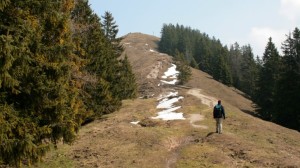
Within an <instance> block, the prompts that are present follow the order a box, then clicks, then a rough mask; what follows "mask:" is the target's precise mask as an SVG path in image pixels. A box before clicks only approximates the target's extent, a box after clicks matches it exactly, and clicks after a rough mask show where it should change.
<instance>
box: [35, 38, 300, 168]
mask: <svg viewBox="0 0 300 168" xmlns="http://www.w3.org/2000/svg"><path fill="white" fill-rule="evenodd" d="M158 42H159V38H157V37H155V36H151V35H146V34H141V33H131V34H128V35H126V36H125V37H124V39H123V41H122V44H123V46H124V47H125V51H124V55H125V54H126V55H127V56H128V59H129V61H130V62H131V64H132V67H133V71H134V73H135V75H136V79H137V83H138V86H139V98H137V99H134V100H126V101H123V106H122V108H121V109H120V110H119V111H117V112H114V113H112V114H109V115H106V116H105V117H104V118H103V119H102V120H97V121H94V122H92V123H90V124H88V125H86V126H83V127H82V128H81V130H80V132H79V134H78V139H77V140H76V141H75V143H74V144H73V145H71V146H67V145H62V144H61V145H60V147H59V149H58V150H56V151H53V152H52V153H50V154H49V155H47V157H46V158H45V160H44V163H41V164H40V165H38V167H111V168H113V167H158V168H161V167H162V168H164V167H180V168H181V167H197V168H198V167H300V160H299V158H300V134H299V132H297V131H295V130H291V129H287V128H284V127H282V126H279V125H276V124H274V123H271V122H267V121H264V120H261V119H259V118H256V117H254V116H253V115H251V114H254V112H253V111H254V108H253V103H252V102H251V101H250V100H248V99H246V98H245V97H244V96H243V93H242V92H240V91H238V90H236V89H235V88H231V87H227V86H225V85H223V84H221V83H219V82H217V81H215V80H214V79H213V78H212V77H211V76H210V75H209V74H207V73H204V72H202V71H199V70H196V69H192V79H191V80H190V81H189V82H188V83H187V84H186V85H185V86H176V85H171V84H163V82H162V81H161V80H172V79H169V78H168V79H163V78H162V76H163V75H164V73H165V72H166V71H167V70H168V69H169V68H170V67H172V57H171V56H169V55H166V54H163V53H159V52H158V51H157V43H158ZM170 93H176V94H172V95H171V96H167V99H168V100H173V99H174V98H175V99H176V100H177V101H175V102H174V104H173V105H174V106H176V107H178V108H177V109H176V113H182V115H183V117H184V119H179V120H161V119H153V117H156V116H157V113H158V112H160V111H162V110H161V109H158V108H157V106H158V104H159V103H160V100H158V99H159V98H161V96H166V95H168V94H170ZM165 98H166V97H165ZM218 99H221V100H222V103H223V105H224V107H225V110H226V115H227V118H226V120H225V121H224V123H223V127H224V128H223V129H224V133H223V134H215V133H214V132H215V121H214V120H213V118H212V108H213V105H214V104H215V103H216V101H217V100H218ZM174 106H173V107H174ZM132 122H138V124H136V123H134V124H133V123H132Z"/></svg>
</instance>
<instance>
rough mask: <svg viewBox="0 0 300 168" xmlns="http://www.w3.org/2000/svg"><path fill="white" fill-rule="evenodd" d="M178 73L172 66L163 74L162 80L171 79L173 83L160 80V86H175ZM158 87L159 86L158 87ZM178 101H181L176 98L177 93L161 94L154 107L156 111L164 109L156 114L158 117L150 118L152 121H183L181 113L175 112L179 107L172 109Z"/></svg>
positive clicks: (180, 97)
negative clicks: (165, 84)
mask: <svg viewBox="0 0 300 168" xmlns="http://www.w3.org/2000/svg"><path fill="white" fill-rule="evenodd" d="M178 73H179V72H178V71H176V65H175V64H172V66H171V67H170V68H169V69H168V70H167V71H166V72H165V73H164V75H163V76H162V78H164V79H167V78H172V79H174V80H173V81H165V80H161V82H162V83H161V85H163V84H164V83H167V84H175V83H176V82H177V75H178ZM158 86H160V85H158ZM180 99H183V97H182V96H178V92H175V91H174V92H169V93H168V94H161V95H159V97H158V98H157V100H159V101H160V102H159V103H158V105H157V106H156V108H157V109H164V110H163V111H160V112H158V113H157V114H158V116H156V117H152V119H162V120H185V118H184V117H183V113H181V112H176V110H178V109H180V108H181V106H177V107H174V103H176V102H178V101H179V100H180Z"/></svg>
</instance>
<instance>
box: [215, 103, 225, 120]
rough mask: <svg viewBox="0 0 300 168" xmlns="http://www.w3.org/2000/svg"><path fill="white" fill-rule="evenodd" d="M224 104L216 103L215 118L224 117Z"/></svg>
mask: <svg viewBox="0 0 300 168" xmlns="http://www.w3.org/2000/svg"><path fill="white" fill-rule="evenodd" d="M222 110H223V109H222V105H216V106H215V107H214V118H222Z"/></svg>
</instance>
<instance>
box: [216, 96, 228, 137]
mask: <svg viewBox="0 0 300 168" xmlns="http://www.w3.org/2000/svg"><path fill="white" fill-rule="evenodd" d="M213 115H214V119H215V120H216V133H219V134H222V121H223V119H224V120H225V110H224V107H223V106H222V105H221V100H218V104H217V105H215V107H214V111H213Z"/></svg>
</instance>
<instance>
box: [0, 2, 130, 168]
mask: <svg viewBox="0 0 300 168" xmlns="http://www.w3.org/2000/svg"><path fill="white" fill-rule="evenodd" d="M0 11H1V12H0V46H1V47H0V109H1V111H0V125H1V127H0V165H2V164H11V165H14V166H16V167H20V166H21V165H22V164H23V163H26V164H29V165H30V164H31V163H34V162H36V161H38V160H40V159H41V157H42V156H43V155H44V154H45V153H46V152H47V151H48V150H49V149H50V147H51V146H56V144H57V143H58V142H60V141H63V142H64V143H72V142H73V141H74V139H75V137H76V133H77V131H78V130H79V129H80V126H81V124H82V123H83V122H85V121H87V120H90V119H94V118H98V117H101V116H102V115H103V114H107V113H111V112H113V111H115V110H117V109H118V108H119V107H120V105H121V101H122V100H123V99H128V98H134V97H135V96H136V82H135V77H134V75H133V73H132V69H131V65H130V64H129V61H128V60H127V57H126V56H125V58H120V56H121V53H122V52H123V48H122V47H121V46H120V40H121V39H120V38H116V35H117V33H118V26H117V25H116V23H115V21H114V18H113V17H112V14H111V13H110V12H105V14H104V16H103V17H102V20H101V19H100V18H99V17H98V16H97V15H96V14H95V13H93V11H92V10H91V8H90V6H89V4H88V1H86V0H76V1H73V0H63V1H37V0H30V1H29V0H25V1H24V0H22V1H20V0H18V1H10V0H4V1H1V2H0Z"/></svg>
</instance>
